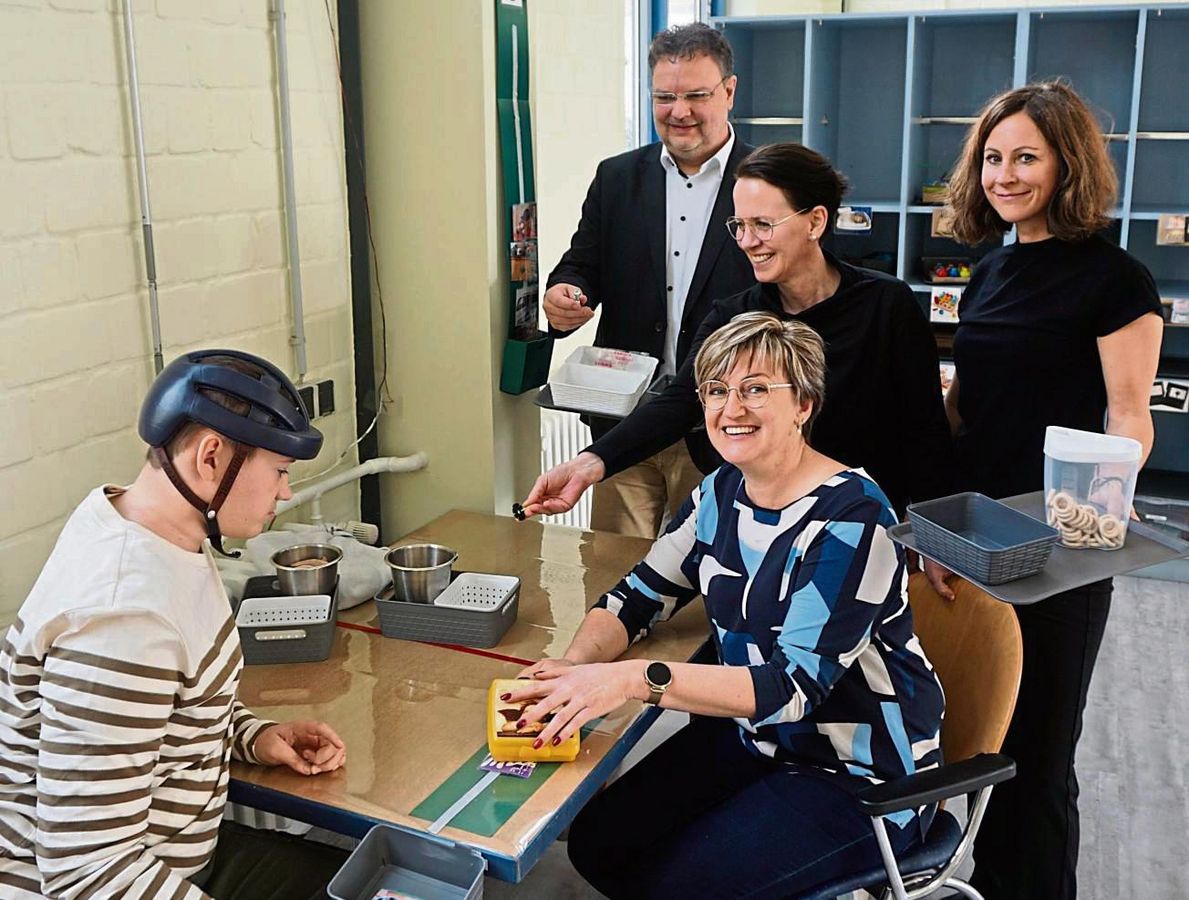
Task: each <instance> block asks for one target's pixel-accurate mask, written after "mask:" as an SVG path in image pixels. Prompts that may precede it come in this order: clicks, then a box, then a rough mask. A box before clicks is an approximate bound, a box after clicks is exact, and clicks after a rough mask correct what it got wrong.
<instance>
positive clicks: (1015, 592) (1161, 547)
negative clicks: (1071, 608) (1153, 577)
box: [888, 491, 1189, 606]
mask: <svg viewBox="0 0 1189 900" xmlns="http://www.w3.org/2000/svg"><path fill="white" fill-rule="evenodd" d="M1000 502H1002V503H1004V504H1005V505H1007V506H1010V507H1011V508H1012V509H1018V510H1019V511H1020V512H1022V513H1027V514H1028V515H1029V516H1031V517H1032V518H1034V519H1037V520H1038V521H1041V522H1043V521H1044V491H1034V492H1033V493H1031V494H1019V495H1017V496H1015V497H1008V498H1006V499H1004V500H1002V501H1000ZM888 536H889V537H890V538H891V539H892V540H894V541H896V542H897V543H900V544H903V545H904V546H905V547H908V548H909V549H911V550H916V551H917V552H918V553H920V552H921V551H920V548H919V547H918V546H917V544H916V540H915V539H914V538H913V535H912V526H911V525H908V524H907V523H906V524H903V525H896V526H894V527H892V528H889V529H888ZM923 555H925V556H927V555H928V554H923ZM1186 556H1189V543H1186V542H1185V541H1182V540H1178V539H1177V538H1175V537H1172V536H1171V535H1169V534H1167V533H1165V532H1162V531H1159V530H1158V529H1156V528H1153V527H1152V526H1150V525H1145V524H1143V523H1142V522H1132V523H1131V524H1129V525H1128V526H1127V543H1125V544H1124V545H1123V547H1122V548H1121V549H1119V550H1110V551H1107V550H1070V549H1068V548H1066V547H1062V546H1061V545H1060V544H1058V545H1057V546H1055V547H1054V548H1053V552H1052V555H1051V556H1049V562H1048V564H1047V565H1046V566H1045V567H1044V568H1043V569H1041V570H1040V572H1039V573H1038V574H1036V575H1031V576H1029V577H1027V578H1020V579H1018V580H1016V581H1006V582H1004V583H1003V584H983V583H981V582H979V581H977V580H975V579H973V578H971V577H969V576H968V575H967V574H966V573H964V572H958V574H959V575H962V576H963V577H964V578H966V579H967V580H968V581H972V582H974V583H975V584H977V585H978V586H979V587H980V588H982V589H983V590H984V591H986V592H987V593H988V594H990V595H991V596H992V597H997V598H999V599H1000V600H1004V601H1006V602H1007V603H1014V604H1016V605H1018V606H1026V605H1028V604H1029V603H1037V602H1039V601H1041V600H1044V599H1045V598H1046V597H1051V596H1053V595H1054V594H1060V593H1061V592H1062V591H1068V590H1071V589H1073V588H1075V587H1081V586H1082V585H1084V584H1091V583H1093V582H1095V581H1101V580H1102V579H1103V578H1111V577H1113V576H1115V575H1125V574H1127V573H1128V572H1134V571H1135V570H1136V569H1142V568H1144V567H1145V566H1151V565H1155V564H1156V563H1162V562H1168V561H1169V560H1173V559H1179V558H1181V557H1186ZM938 561H939V562H940V560H938Z"/></svg>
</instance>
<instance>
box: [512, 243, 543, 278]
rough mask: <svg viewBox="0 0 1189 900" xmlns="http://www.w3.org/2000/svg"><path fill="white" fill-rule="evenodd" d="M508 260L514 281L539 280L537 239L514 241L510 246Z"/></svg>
mask: <svg viewBox="0 0 1189 900" xmlns="http://www.w3.org/2000/svg"><path fill="white" fill-rule="evenodd" d="M508 260H509V263H510V271H511V278H512V280H513V281H536V280H537V242H536V241H513V242H512V243H511V245H509V247H508Z"/></svg>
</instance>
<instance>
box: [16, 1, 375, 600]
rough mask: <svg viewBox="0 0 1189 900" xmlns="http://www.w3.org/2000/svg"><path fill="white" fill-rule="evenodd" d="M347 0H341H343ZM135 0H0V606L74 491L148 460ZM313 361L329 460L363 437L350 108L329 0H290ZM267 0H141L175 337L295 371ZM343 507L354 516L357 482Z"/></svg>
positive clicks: (162, 269)
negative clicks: (351, 227)
mask: <svg viewBox="0 0 1189 900" xmlns="http://www.w3.org/2000/svg"><path fill="white" fill-rule="evenodd" d="M332 6H333V4H332ZM121 7H122V4H118V3H108V2H105V0H70V2H61V3H53V4H44V3H38V2H14V0H4V2H0V505H2V507H3V513H4V514H3V516H0V621H6V620H7V619H8V618H9V617H10V616H11V615H12V614H13V613H14V612H15V610H16V609H17V607H18V606H19V605H20V603H21V602H22V601H23V599H24V597H25V594H26V593H27V592H28V589H29V587H30V586H31V585H32V582H33V580H34V578H35V577H36V574H37V572H38V571H39V569H40V567H41V565H42V563H43V562H44V560H45V558H46V556H47V555H48V554H49V551H50V549H51V547H52V546H53V543H54V541H55V540H56V538H57V535H58V533H59V531H60V529H61V526H62V523H63V521H64V519H65V517H66V515H67V514H68V513H69V512H70V510H71V509H72V508H73V507H74V506H75V505H76V504H77V503H78V502H79V501H80V500H81V499H82V498H83V496H85V494H86V493H87V492H88V491H89V490H90V489H91V488H92V487H94V486H95V485H97V484H100V483H102V482H105V481H109V482H118V483H119V482H127V481H129V480H131V479H132V478H133V477H134V475H135V474H136V472H137V470H138V469H139V467H140V465H141V461H142V460H143V453H144V447H143V445H142V444H141V442H140V441H139V439H138V438H137V436H136V430H135V424H136V415H137V411H138V407H139V401H140V397H141V396H142V395H143V393H144V391H145V389H146V388H147V386H148V384H149V381H150V380H151V377H152V358H151V339H150V336H149V324H148V311H147V309H148V306H147V290H146V289H145V287H144V263H143V250H142V246H141V237H140V212H139V206H138V194H137V188H136V169H135V161H134V157H133V144H132V138H131V126H130V114H129V107H128V96H127V90H126V87H125V84H126V74H125V71H124V68H125V67H124V49H123V31H122V24H121V18H120V15H119V12H118V10H119V9H120V8H121ZM288 9H289V16H288V21H289V42H290V62H291V76H290V79H291V91H292V96H293V129H294V140H295V144H296V160H295V168H296V177H297V193H298V198H299V202H300V206H299V226H298V230H299V235H300V239H301V251H302V260H303V265H302V274H303V278H304V282H305V300H306V331H307V334H308V336H309V364H310V374H309V377H310V380H318V379H322V378H333V379H334V380H335V386H336V399H337V401H338V411H337V412H335V413H334V414H333V415H331V416H328V417H325V418H322V419H319V420H318V425H319V427H321V428H322V429H323V431H324V432H325V433H326V435H327V441H326V447H325V449H324V450H323V452H322V455H321V457H320V458H319V459H318V460H315V461H314V462H313V463H312V464H305V465H298V466H295V467H294V474H295V476H297V477H301V475H302V474H303V473H310V472H312V471H315V470H316V469H320V468H322V467H324V466H325V465H327V464H329V462H331V461H333V459H334V458H335V457H336V456H337V455H338V454H339V453H340V452H341V451H342V450H343V449H344V447H346V445H347V444H349V443H350V441H351V440H352V439H353V432H354V415H355V413H354V384H353V342H352V338H351V330H350V324H351V320H350V283H349V279H348V267H347V240H346V212H345V188H344V181H343V172H342V146H343V144H342V125H341V114H340V109H339V103H338V97H339V88H338V81H337V74H336V68H335V58H334V50H333V46H334V45H333V39H332V37H331V32H330V26H329V23H328V21H327V15H326V11H325V6H324V4H323V2H322V0H289V3H288ZM267 10H268V3H266V2H264V0H261V2H252V3H240V2H239V0H203V2H201V3H198V2H191V0H157V2H156V3H151V2H147V0H137V2H136V3H135V5H134V11H135V14H136V26H137V51H138V68H139V71H140V76H141V84H142V99H143V109H144V128H145V139H146V143H147V150H148V154H149V161H148V170H149V180H150V183H151V194H152V202H153V212H154V218H155V220H156V241H157V268H158V280H159V286H160V302H161V328H162V335H163V339H164V344H165V353H164V355H165V357H166V359H167V360H168V359H172V358H173V357H174V356H176V355H177V354H178V353H179V352H181V351H183V350H187V349H193V348H197V347H209V346H228V347H236V348H240V349H244V350H249V351H253V352H256V353H260V354H263V355H265V356H267V357H269V358H271V359H273V360H275V361H277V362H278V363H279V364H280V365H281V367H282V368H284V369H286V370H287V371H288V372H289V373H290V374H291V375H296V371H295V368H296V367H295V360H294V356H293V353H292V350H291V349H290V347H289V344H288V334H289V329H290V313H289V306H288V300H287V280H286V273H285V269H284V268H283V265H284V261H285V238H284V230H283V219H282V212H281V181H280V157H279V155H278V151H277V133H278V126H277V119H276V108H275V102H274V74H273V62H272V60H273V43H272V37H271V31H270V23H269V20H268V13H267ZM324 512H325V514H326V516H327V518H328V519H332V520H333V519H345V518H351V517H357V516H358V489H357V486H354V485H352V486H348V487H345V488H342V489H340V490H339V491H337V492H335V493H333V494H332V495H329V496H328V498H327V499H326V501H325V503H324Z"/></svg>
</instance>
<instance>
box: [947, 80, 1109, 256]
mask: <svg viewBox="0 0 1189 900" xmlns="http://www.w3.org/2000/svg"><path fill="white" fill-rule="evenodd" d="M1019 112H1022V113H1025V114H1027V116H1028V118H1030V119H1031V120H1032V121H1033V122H1034V123H1035V125H1036V127H1037V129H1039V131H1040V133H1041V134H1042V135H1044V139H1045V140H1046V141H1048V143H1049V146H1050V147H1052V148H1053V150H1054V152H1055V153H1056V154H1057V159H1058V163H1059V165H1060V169H1059V172H1058V175H1057V189H1056V190H1055V191H1054V193H1053V199H1052V200H1050V201H1049V210H1048V213H1049V231H1050V232H1051V233H1052V234H1053V236H1054V237H1056V238H1060V239H1061V240H1063V241H1077V240H1083V239H1085V238H1087V237H1089V236H1090V235H1092V234H1093V233H1094V232H1096V231H1100V230H1102V229H1103V228H1105V227H1106V226H1107V224H1108V223H1109V222H1110V216H1109V215H1108V211H1109V210H1110V208H1111V205H1112V204H1113V203H1114V202H1115V196H1116V195H1117V193H1118V189H1119V181H1118V178H1117V176H1116V175H1115V167H1114V166H1113V165H1112V164H1111V159H1110V156H1109V155H1108V154H1107V152H1106V136H1105V135H1103V133H1102V129H1101V128H1100V127H1099V125H1098V121H1097V120H1096V119H1095V118H1094V114H1093V113H1091V112H1090V109H1089V107H1088V106H1086V103H1085V101H1084V100H1082V98H1081V97H1079V96H1078V95H1077V93H1076V92H1075V91H1074V90H1073V88H1071V87H1070V86H1069V85H1068V84H1066V83H1064V82H1062V81H1045V82H1040V83H1037V84H1027V85H1024V87H1021V88H1016V89H1014V90H1010V91H1005V92H1004V93H1002V94H999V95H998V96H997V97H992V98H991V100H990V102H988V103H987V105H986V106H985V107H984V108H983V111H982V112H981V113H980V114H979V118H978V121H977V122H976V123H975V124H974V125H973V126H971V129H970V131H969V133H968V134H967V135H966V143H965V144H964V145H963V147H962V155H961V157H960V158H959V160H958V164H957V166H956V167H955V168H954V171H953V172H952V173H951V174H950V182H949V205H950V206H951V207H952V208H953V210H954V224H953V230H954V236H955V237H956V238H957V239H958V240H960V241H962V242H963V243H964V244H971V245H973V244H980V243H982V242H983V241H987V240H990V239H992V238H994V237H997V236H999V235H1001V234H1003V233H1004V232H1005V231H1007V230H1008V229H1009V228H1010V227H1011V226H1010V225H1008V224H1007V223H1006V222H1005V221H1003V219H1001V218H999V214H998V213H996V212H995V210H994V208H993V207H992V206H991V204H990V201H988V200H987V195H986V193H985V192H984V191H983V185H982V170H983V150H984V148H985V147H986V145H987V137H988V136H989V135H990V134H991V132H992V130H994V128H995V126H997V125H998V124H999V123H1000V122H1002V121H1003V120H1004V119H1006V118H1008V117H1009V116H1014V115H1015V114H1016V113H1019Z"/></svg>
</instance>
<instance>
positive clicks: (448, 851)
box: [326, 825, 487, 900]
mask: <svg viewBox="0 0 1189 900" xmlns="http://www.w3.org/2000/svg"><path fill="white" fill-rule="evenodd" d="M486 869H487V861H486V860H485V859H484V858H483V857H482V856H481V855H480V854H479V853H478V852H477V851H475V850H471V849H470V848H469V847H463V846H461V845H459V844H456V843H454V842H453V841H448V840H446V839H445V838H441V837H438V836H437V835H432V834H422V833H420V832H413V831H409V830H407V829H404V828H399V827H397V826H395V825H377V826H375V827H374V828H372V830H371V831H369V832H368V833H367V834H366V835H364V837H363V840H362V841H360V842H359V846H357V847H356V848H355V849H354V850H353V851H352V852H351V855H350V856H349V857H348V858H347V861H346V862H345V863H343V867H342V868H341V869H339V870H338V873H337V874H336V875H335V876H334V878H332V879H331V881H330V884H329V885H327V887H326V892H327V893H328V894H330V896H331V897H332V898H333V900H372V898H373V897H375V896H376V893H377V892H378V891H380V890H382V889H384V888H387V889H388V890H391V891H397V892H399V893H400V894H401V895H405V896H409V897H417V898H419V900H478V898H480V897H482V896H483V872H484V871H485V870H486Z"/></svg>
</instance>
